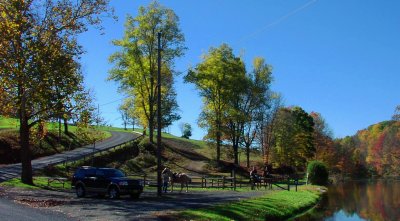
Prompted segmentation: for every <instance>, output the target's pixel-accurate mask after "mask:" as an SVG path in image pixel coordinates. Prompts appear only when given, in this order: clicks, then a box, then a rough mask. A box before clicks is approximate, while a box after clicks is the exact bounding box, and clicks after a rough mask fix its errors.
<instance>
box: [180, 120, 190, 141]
mask: <svg viewBox="0 0 400 221" xmlns="http://www.w3.org/2000/svg"><path fill="white" fill-rule="evenodd" d="M179 126H180V129H181V133H182V137H183V138H186V139H189V138H190V137H191V136H192V126H191V125H190V124H189V123H181V124H180V125H179Z"/></svg>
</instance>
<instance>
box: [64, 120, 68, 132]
mask: <svg viewBox="0 0 400 221" xmlns="http://www.w3.org/2000/svg"><path fill="white" fill-rule="evenodd" d="M64 133H65V134H68V133H69V132H68V120H67V118H64Z"/></svg>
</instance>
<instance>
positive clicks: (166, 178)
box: [162, 168, 169, 193]
mask: <svg viewBox="0 0 400 221" xmlns="http://www.w3.org/2000/svg"><path fill="white" fill-rule="evenodd" d="M167 170H168V168H165V169H164V170H163V172H162V179H163V186H162V190H163V191H164V193H166V192H167V189H168V182H169V174H168V173H167Z"/></svg>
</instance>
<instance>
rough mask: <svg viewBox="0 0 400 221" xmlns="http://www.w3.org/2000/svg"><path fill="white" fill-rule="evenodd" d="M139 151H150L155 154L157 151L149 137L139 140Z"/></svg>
mask: <svg viewBox="0 0 400 221" xmlns="http://www.w3.org/2000/svg"><path fill="white" fill-rule="evenodd" d="M138 146H139V151H140V153H146V152H147V153H152V154H156V153H157V151H156V150H157V148H156V146H155V145H154V144H152V143H150V140H149V138H144V139H142V140H141V141H140V143H139V145H138Z"/></svg>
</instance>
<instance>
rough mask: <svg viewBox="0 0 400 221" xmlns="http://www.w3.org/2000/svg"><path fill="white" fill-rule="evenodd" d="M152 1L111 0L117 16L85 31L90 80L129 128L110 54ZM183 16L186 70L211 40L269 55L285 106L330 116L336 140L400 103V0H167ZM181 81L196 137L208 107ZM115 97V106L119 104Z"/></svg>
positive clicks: (108, 110)
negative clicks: (128, 23) (111, 77)
mask: <svg viewBox="0 0 400 221" xmlns="http://www.w3.org/2000/svg"><path fill="white" fill-rule="evenodd" d="M149 2H150V1H139V0H112V1H111V4H112V5H113V6H114V8H115V12H116V15H117V16H118V17H119V20H118V22H115V21H112V20H111V19H106V20H105V22H104V27H105V34H104V35H100V32H99V31H97V30H90V31H89V32H87V33H85V34H83V35H81V36H80V42H81V44H82V45H83V46H84V48H85V50H86V51H87V53H86V54H85V55H84V56H82V60H81V61H82V63H83V70H84V73H85V76H86V85H87V86H88V87H89V88H91V89H93V90H94V92H95V95H96V98H97V103H99V104H100V112H101V113H102V115H103V117H104V118H105V119H106V120H107V122H108V123H109V124H112V125H114V126H122V125H121V119H120V114H119V113H118V111H117V107H118V105H119V104H120V102H121V101H118V99H121V98H122V97H123V95H122V94H119V93H118V92H117V85H116V83H114V82H108V81H106V78H107V76H108V73H107V72H108V70H109V69H110V68H111V65H110V64H109V63H108V57H109V55H110V54H112V53H113V52H114V51H116V50H117V48H115V47H114V46H112V44H111V41H112V40H113V39H119V38H121V37H122V35H123V31H124V22H125V17H126V14H131V15H133V16H135V15H137V9H138V7H139V6H141V5H148V4H149ZM160 2H161V4H162V5H164V6H166V7H168V8H171V9H173V10H174V11H175V13H176V14H177V15H178V16H179V18H180V22H181V24H180V27H181V29H182V32H183V33H184V35H185V37H186V46H187V47H188V50H187V51H186V54H185V56H183V57H182V58H179V59H177V60H176V70H179V71H185V70H187V68H188V67H189V66H194V65H196V64H197V63H198V62H199V61H200V56H201V54H203V53H205V52H207V51H208V49H209V48H210V47H211V46H214V47H217V46H219V45H220V44H222V43H228V44H229V45H231V47H233V48H234V50H235V53H236V54H238V55H239V54H241V55H243V58H244V60H245V62H246V64H247V68H248V69H249V70H250V68H251V62H252V59H253V58H254V57H256V56H261V57H264V58H265V59H266V60H267V62H268V63H269V64H271V65H272V66H273V76H274V82H273V84H272V87H273V90H275V91H277V92H280V93H281V94H282V95H283V97H284V102H285V105H287V106H291V105H298V106H301V107H302V108H304V109H305V110H306V111H308V112H311V111H316V112H319V113H321V114H322V116H323V117H324V118H325V119H326V121H327V123H328V124H329V126H330V127H331V129H332V130H333V132H334V135H335V137H343V136H346V135H353V134H355V133H356V132H357V130H360V129H363V128H366V127H367V126H369V125H371V124H374V123H377V122H380V121H383V120H388V119H390V117H391V115H392V114H393V111H394V108H395V106H396V105H399V104H400V87H399V86H400V13H399V12H400V1H397V0H385V1H378V0H335V1H333V0H332V1H328V0H315V1H308V0H285V1H280V0H275V1H272V0H268V1H267V0H252V1H239V0H203V1H186V0H169V1H166V0H165V1H160ZM182 76H183V74H182V75H180V76H178V77H176V84H175V87H176V91H177V93H178V98H177V99H178V104H179V106H180V110H181V112H180V114H181V116H182V119H181V120H180V121H178V122H176V123H175V124H174V126H171V127H170V132H171V133H172V134H175V135H180V131H179V129H178V126H177V125H178V124H179V123H180V122H187V123H190V124H191V125H192V126H193V127H194V131H193V134H194V135H193V137H192V138H195V139H202V137H203V135H204V133H205V132H204V131H203V130H202V129H200V128H198V127H197V118H198V116H199V113H200V109H201V106H202V103H201V99H200V97H199V96H198V92H197V91H196V90H195V89H194V87H193V85H187V84H184V83H183V82H182ZM113 101H114V102H113Z"/></svg>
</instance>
